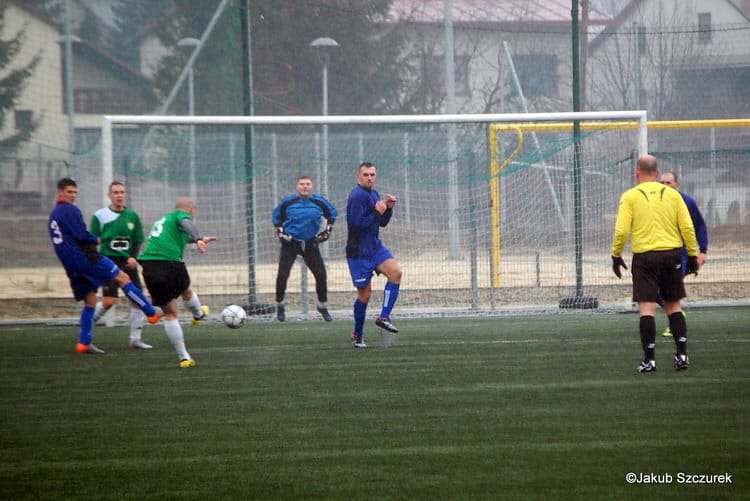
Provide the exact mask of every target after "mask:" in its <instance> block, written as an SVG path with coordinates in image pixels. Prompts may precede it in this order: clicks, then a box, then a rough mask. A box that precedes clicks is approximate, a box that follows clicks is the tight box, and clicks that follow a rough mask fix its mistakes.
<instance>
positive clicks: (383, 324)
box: [375, 317, 398, 334]
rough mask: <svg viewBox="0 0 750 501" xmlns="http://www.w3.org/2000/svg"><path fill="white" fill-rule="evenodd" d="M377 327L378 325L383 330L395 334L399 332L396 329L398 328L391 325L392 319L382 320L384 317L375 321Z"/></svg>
mask: <svg viewBox="0 0 750 501" xmlns="http://www.w3.org/2000/svg"><path fill="white" fill-rule="evenodd" d="M375 325H377V326H378V327H380V328H381V329H385V330H387V331H388V332H392V333H394V334H396V333H397V332H398V329H397V328H396V326H395V325H393V324H392V323H391V319H390V318H382V317H381V318H378V319H377V320H375Z"/></svg>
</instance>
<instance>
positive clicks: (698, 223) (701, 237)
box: [661, 171, 708, 337]
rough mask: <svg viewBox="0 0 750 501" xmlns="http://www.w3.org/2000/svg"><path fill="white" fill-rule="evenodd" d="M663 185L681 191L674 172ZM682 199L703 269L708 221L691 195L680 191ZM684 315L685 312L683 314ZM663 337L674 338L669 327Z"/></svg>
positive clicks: (684, 259)
mask: <svg viewBox="0 0 750 501" xmlns="http://www.w3.org/2000/svg"><path fill="white" fill-rule="evenodd" d="M661 184H663V185H666V186H671V187H672V188H674V189H675V190H677V191H680V182H679V180H678V179H677V173H676V172H674V171H667V172H665V173H664V174H662V175H661ZM680 195H682V199H683V200H685V205H687V208H688V212H689V213H690V219H692V220H693V226H694V227H695V236H696V238H697V239H698V266H700V267H703V265H704V264H706V261H707V260H708V256H707V254H708V227H707V226H706V220H705V219H703V214H701V210H700V209H699V208H698V202H696V201H695V199H694V198H693V197H691V196H690V195H688V194H686V193H683V192H681V191H680ZM687 259H688V255H687V249H686V248H685V247H683V248H682V276H683V277H684V276H685V273H686V270H687ZM683 314H684V312H683ZM662 336H665V337H672V329H670V328H669V326H667V328H666V329H664V332H662Z"/></svg>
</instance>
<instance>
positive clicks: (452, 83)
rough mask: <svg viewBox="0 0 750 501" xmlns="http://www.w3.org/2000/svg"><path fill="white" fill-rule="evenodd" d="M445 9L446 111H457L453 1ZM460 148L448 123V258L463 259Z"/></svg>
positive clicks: (445, 2)
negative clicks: (459, 194) (459, 211)
mask: <svg viewBox="0 0 750 501" xmlns="http://www.w3.org/2000/svg"><path fill="white" fill-rule="evenodd" d="M443 9H444V11H445V98H446V99H445V112H446V113H448V114H449V115H453V114H455V113H456V71H455V67H456V66H455V61H454V56H453V53H454V45H455V44H454V42H453V2H452V0H443ZM457 157H458V148H457V147H456V124H448V212H449V215H448V232H449V235H448V259H461V245H460V236H459V224H458V158H457Z"/></svg>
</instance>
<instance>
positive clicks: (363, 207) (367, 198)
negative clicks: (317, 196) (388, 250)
mask: <svg viewBox="0 0 750 501" xmlns="http://www.w3.org/2000/svg"><path fill="white" fill-rule="evenodd" d="M378 200H380V194H379V193H378V192H377V191H376V190H374V189H372V190H367V189H365V188H363V187H361V186H359V185H357V187H356V188H354V189H353V190H352V192H351V193H350V194H349V200H348V201H347V202H346V225H347V228H348V230H349V235H348V236H347V239H346V257H347V258H350V259H370V258H372V257H373V256H375V255H376V254H377V252H378V250H380V249H381V248H382V247H383V242H381V241H380V238H379V234H380V228H382V227H384V226H386V225H387V224H388V223H389V222H390V220H391V216H393V209H387V210H386V211H385V212H384V213H383V214H382V215H381V214H379V213H378V211H376V210H375V203H376V202H377V201H378Z"/></svg>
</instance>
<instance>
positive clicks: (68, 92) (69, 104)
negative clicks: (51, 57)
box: [57, 18, 81, 165]
mask: <svg viewBox="0 0 750 501" xmlns="http://www.w3.org/2000/svg"><path fill="white" fill-rule="evenodd" d="M66 19H67V18H66ZM66 30H67V25H66ZM57 41H58V43H59V44H61V45H62V46H63V50H64V54H65V56H64V57H65V77H64V78H65V114H66V115H67V119H68V155H69V157H68V159H69V160H70V165H73V163H74V162H73V155H74V154H75V149H76V148H75V145H76V142H75V123H74V115H75V107H74V104H75V96H74V94H73V44H74V43H80V42H81V39H80V38H78V37H77V36H75V35H69V34H67V33H66V34H65V35H61V36H60V38H59V39H58V40H57Z"/></svg>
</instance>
